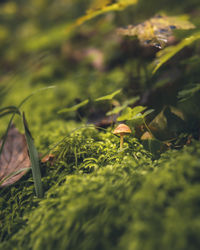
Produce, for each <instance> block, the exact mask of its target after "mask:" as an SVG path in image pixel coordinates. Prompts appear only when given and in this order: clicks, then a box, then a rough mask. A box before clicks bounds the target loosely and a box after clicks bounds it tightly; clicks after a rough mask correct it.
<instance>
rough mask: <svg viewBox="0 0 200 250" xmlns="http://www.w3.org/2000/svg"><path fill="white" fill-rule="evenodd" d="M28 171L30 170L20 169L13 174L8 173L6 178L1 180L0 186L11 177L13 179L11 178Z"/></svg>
mask: <svg viewBox="0 0 200 250" xmlns="http://www.w3.org/2000/svg"><path fill="white" fill-rule="evenodd" d="M29 170H30V168H22V169H20V170H17V171H15V172H13V173H10V174H9V175H8V176H6V177H5V178H4V179H2V180H1V181H0V186H1V185H2V184H3V183H4V182H5V181H6V180H8V179H10V178H11V177H13V176H15V175H17V174H20V173H21V172H23V171H29Z"/></svg>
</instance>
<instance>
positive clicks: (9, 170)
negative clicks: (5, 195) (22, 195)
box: [0, 126, 31, 187]
mask: <svg viewBox="0 0 200 250" xmlns="http://www.w3.org/2000/svg"><path fill="white" fill-rule="evenodd" d="M1 144H2V141H0V145H1ZM30 165H31V163H30V159H29V155H28V148H27V144H26V139H25V136H24V135H23V134H21V133H20V132H19V131H18V129H17V128H15V127H14V126H12V127H11V128H10V130H9V132H8V135H7V138H6V142H5V144H4V148H3V151H2V154H1V155H0V187H5V186H9V185H12V184H13V183H15V182H16V181H18V180H19V179H20V178H21V177H22V176H23V175H24V174H25V173H26V172H27V170H28V169H29V168H30Z"/></svg>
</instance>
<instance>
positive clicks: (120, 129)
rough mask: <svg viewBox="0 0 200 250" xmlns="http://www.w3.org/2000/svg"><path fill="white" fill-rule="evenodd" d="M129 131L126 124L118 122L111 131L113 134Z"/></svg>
mask: <svg viewBox="0 0 200 250" xmlns="http://www.w3.org/2000/svg"><path fill="white" fill-rule="evenodd" d="M125 133H127V134H128V133H129V134H130V133H131V130H130V128H129V127H128V126H127V125H126V124H123V123H122V124H119V125H118V126H117V127H116V128H115V129H114V131H113V134H116V135H117V134H125Z"/></svg>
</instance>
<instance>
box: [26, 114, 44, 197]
mask: <svg viewBox="0 0 200 250" xmlns="http://www.w3.org/2000/svg"><path fill="white" fill-rule="evenodd" d="M23 124H24V130H25V136H26V142H27V145H28V151H29V156H30V161H31V169H32V174H33V181H34V186H35V192H36V196H37V197H38V198H42V197H43V188H42V178H41V172H40V164H39V156H38V152H37V149H36V147H35V145H34V142H33V138H32V136H31V133H30V130H29V128H28V124H27V121H26V118H25V114H24V113H23Z"/></svg>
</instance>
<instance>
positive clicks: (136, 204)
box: [0, 126, 200, 250]
mask: <svg viewBox="0 0 200 250" xmlns="http://www.w3.org/2000/svg"><path fill="white" fill-rule="evenodd" d="M118 146H119V138H117V137H116V136H114V135H113V134H112V133H111V132H110V131H109V130H108V131H107V132H106V131H99V130H97V129H95V128H94V127H92V126H88V127H87V128H81V129H78V130H77V131H75V132H73V133H71V134H70V135H69V136H67V137H66V138H64V139H63V141H62V142H61V143H60V144H59V145H58V146H57V147H56V148H54V149H53V151H52V152H53V153H54V154H55V155H56V159H55V161H54V163H53V164H50V163H47V164H43V165H42V166H41V169H42V175H43V178H42V181H43V184H44V188H45V197H44V198H43V199H41V200H40V199H37V198H35V196H34V188H33V182H32V177H31V174H30V173H29V174H28V175H27V176H25V177H24V178H23V179H22V180H21V181H20V182H18V183H17V184H15V185H13V186H12V187H8V188H6V189H3V190H1V207H2V208H3V209H2V212H1V225H0V226H1V241H3V242H2V243H1V244H0V249H2V250H3V249H4V250H5V249H35V250H36V249H55V247H56V248H59V249H80V250H86V249H87V250H88V249H130V250H132V249H137V250H142V249H149V250H151V249H152V250H154V249H160V248H162V249H166V250H168V249H177V250H178V249H181V250H182V249H198V246H199V244H200V242H199V232H200V218H199V216H198V209H199V192H200V185H199V180H200V175H199V173H200V164H199V158H200V144H199V143H198V142H193V144H192V145H191V146H186V147H185V148H183V149H182V150H180V151H176V150H174V151H172V150H171V151H169V152H167V153H164V154H163V155H161V157H160V158H159V159H158V160H154V161H153V160H152V156H151V154H150V153H148V152H147V151H145V150H144V149H143V146H142V145H141V144H140V143H139V142H138V141H137V139H135V138H133V137H129V138H127V139H126V140H125V145H124V149H123V150H122V151H119V149H118Z"/></svg>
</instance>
